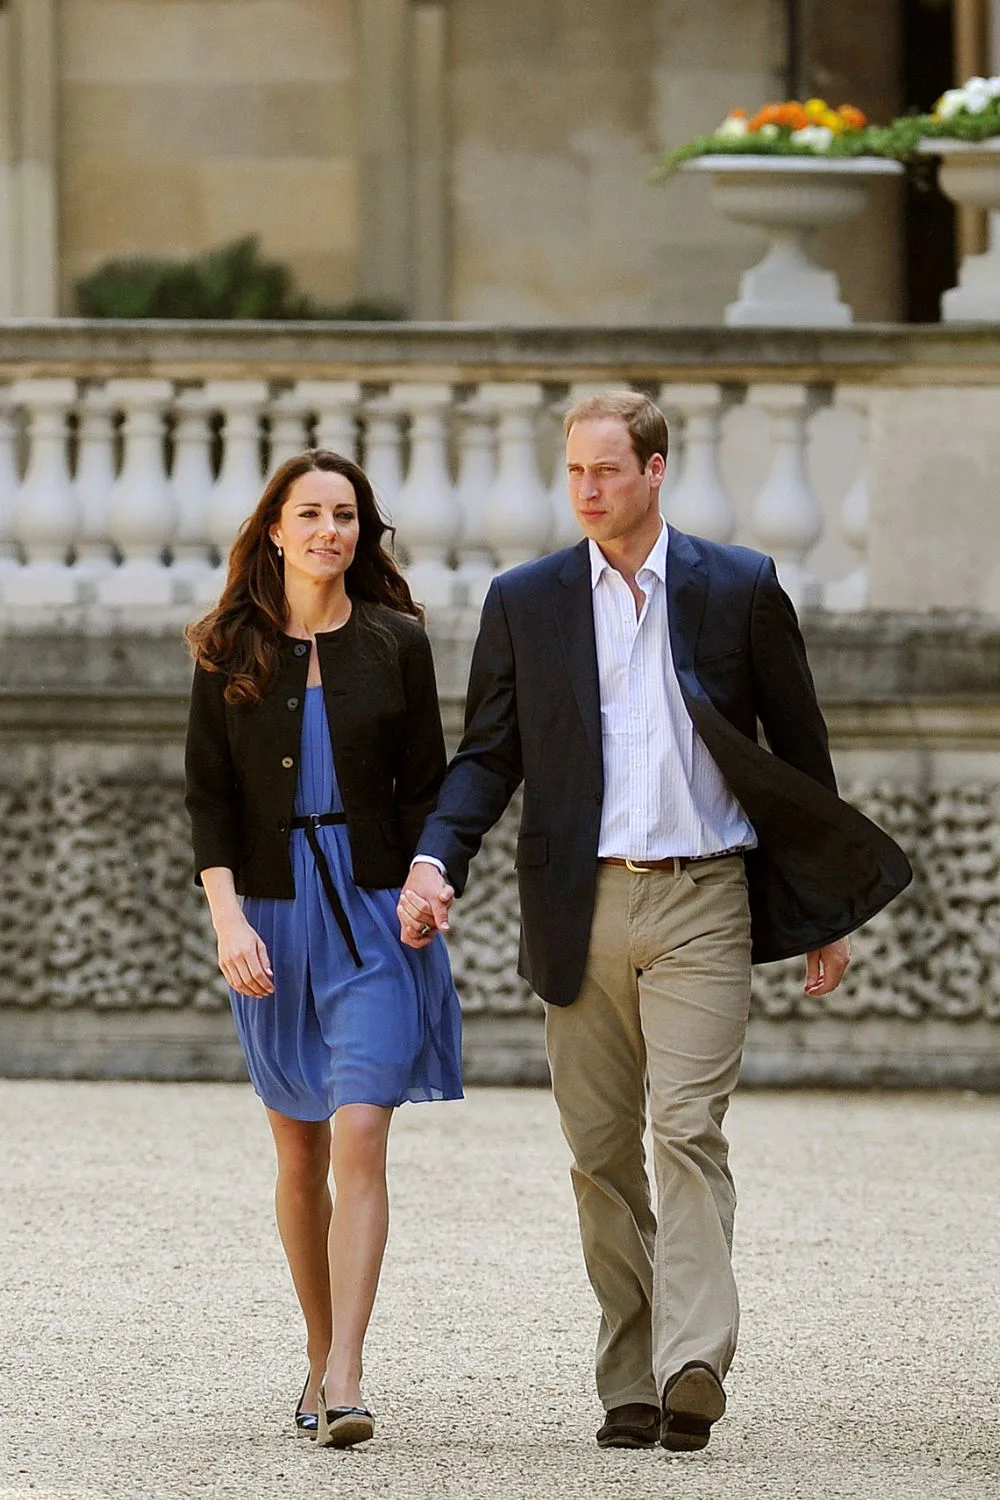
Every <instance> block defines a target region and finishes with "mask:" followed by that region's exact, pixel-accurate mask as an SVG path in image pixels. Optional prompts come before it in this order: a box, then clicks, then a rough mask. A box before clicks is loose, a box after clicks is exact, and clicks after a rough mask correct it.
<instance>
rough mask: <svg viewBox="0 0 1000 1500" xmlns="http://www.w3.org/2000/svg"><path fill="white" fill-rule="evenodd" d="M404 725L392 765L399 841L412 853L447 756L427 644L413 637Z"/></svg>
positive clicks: (406, 658) (406, 660) (407, 654)
mask: <svg viewBox="0 0 1000 1500" xmlns="http://www.w3.org/2000/svg"><path fill="white" fill-rule="evenodd" d="M402 672H403V694H404V697H405V699H406V719H405V726H404V730H403V736H402V743H401V746H400V752H399V756H398V758H397V761H396V777H395V788H394V791H395V800H396V808H397V811H398V813H399V821H400V826H401V829H402V833H403V837H404V840H405V842H406V847H407V848H408V849H413V847H414V846H415V844H416V842H417V835H418V834H419V832H420V830H421V828H422V827H423V825H424V820H425V818H426V817H427V815H428V813H429V812H430V811H431V810H432V809H433V807H434V801H435V798H436V797H437V794H438V789H439V787H440V785H441V781H442V778H443V777H444V771H445V766H446V764H447V759H448V757H447V753H446V751H445V747H444V731H443V729H442V728H441V707H440V704H439V701H438V691H437V681H436V679H435V676H434V658H433V656H432V654H431V644H430V641H429V640H428V639H427V636H426V635H425V634H424V632H423V631H422V630H421V631H415V632H414V634H413V638H412V641H411V642H410V643H409V644H408V646H407V648H406V649H405V651H404V653H403V658H402Z"/></svg>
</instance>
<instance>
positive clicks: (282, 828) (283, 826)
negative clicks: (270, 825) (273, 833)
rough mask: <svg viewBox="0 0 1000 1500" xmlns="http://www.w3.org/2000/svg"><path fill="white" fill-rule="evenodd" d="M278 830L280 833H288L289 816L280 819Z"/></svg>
mask: <svg viewBox="0 0 1000 1500" xmlns="http://www.w3.org/2000/svg"><path fill="white" fill-rule="evenodd" d="M278 832H279V833H287V832H288V819H287V818H279V819H278Z"/></svg>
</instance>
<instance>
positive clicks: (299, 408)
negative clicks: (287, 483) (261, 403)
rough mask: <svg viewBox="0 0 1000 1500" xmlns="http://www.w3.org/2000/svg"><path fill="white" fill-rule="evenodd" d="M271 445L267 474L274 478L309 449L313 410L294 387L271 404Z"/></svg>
mask: <svg viewBox="0 0 1000 1500" xmlns="http://www.w3.org/2000/svg"><path fill="white" fill-rule="evenodd" d="M270 411H271V443H270V449H269V454H268V465H267V472H268V473H269V474H273V473H274V471H275V469H277V468H278V467H279V465H281V464H283V463H284V462H285V460H286V459H289V458H297V457H298V455H299V454H300V453H302V452H304V451H305V449H306V448H308V447H309V407H308V404H307V403H305V402H303V400H302V394H301V391H300V390H299V389H298V387H293V388H292V389H291V390H290V391H284V392H282V394H281V395H280V396H278V397H277V398H276V399H275V400H274V401H272V402H271V408H270Z"/></svg>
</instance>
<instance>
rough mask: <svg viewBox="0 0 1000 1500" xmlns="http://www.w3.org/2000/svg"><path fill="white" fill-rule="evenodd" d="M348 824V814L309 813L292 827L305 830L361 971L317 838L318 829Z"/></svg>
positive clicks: (331, 904)
mask: <svg viewBox="0 0 1000 1500" xmlns="http://www.w3.org/2000/svg"><path fill="white" fill-rule="evenodd" d="M346 822H347V814H346V813H342V812H330V813H309V814H307V816H306V817H304V818H293V819H292V823H291V826H292V827H293V828H304V829H305V831H306V839H307V840H308V843H309V847H310V849H311V850H312V852H313V857H314V859H315V860H316V868H317V869H318V870H319V878H320V880H321V881H322V882H323V889H324V891H325V892H326V899H327V900H328V901H329V903H330V910H331V911H332V912H333V915H334V918H335V919H336V923H337V926H338V927H339V928H340V931H341V935H342V936H343V939H344V942H345V943H346V944H347V949H348V952H349V953H350V955H351V957H352V958H353V960H354V962H355V965H356V966H357V967H358V968H359V969H360V968H361V967H362V964H361V954H360V953H359V952H358V945H357V943H356V942H355V941H354V933H353V932H352V931H351V924H350V922H349V921H348V918H347V913H346V911H345V910H344V903H343V902H342V901H341V899H340V895H339V893H338V891H337V887H336V886H335V885H334V883H333V876H332V875H331V874H330V866H329V865H328V864H327V862H326V855H325V854H324V853H323V846H322V844H321V843H320V841H319V839H318V838H317V837H316V830H317V828H332V827H333V826H334V824H336V823H346Z"/></svg>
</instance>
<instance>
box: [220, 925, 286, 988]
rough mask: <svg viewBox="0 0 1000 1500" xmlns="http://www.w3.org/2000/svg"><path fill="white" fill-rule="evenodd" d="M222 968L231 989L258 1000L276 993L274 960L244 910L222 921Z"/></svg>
mask: <svg viewBox="0 0 1000 1500" xmlns="http://www.w3.org/2000/svg"><path fill="white" fill-rule="evenodd" d="M216 937H217V938H218V940H219V968H220V969H221V970H222V973H223V977H224V978H225V981H226V983H227V984H228V985H229V986H230V988H231V989H234V990H236V991H237V993H238V994H240V995H249V996H250V997H251V999H254V1000H264V999H266V998H267V996H268V995H273V994H274V984H273V978H274V976H273V974H272V972H271V962H270V959H269V958H268V956H267V948H266V947H265V946H264V944H263V942H262V941H261V939H260V938H259V937H258V936H257V934H256V932H254V930H253V928H252V927H251V926H250V923H249V922H248V921H247V919H246V917H244V915H243V913H242V912H238V913H237V914H236V915H235V916H233V917H232V918H229V919H227V920H226V921H225V922H222V923H220V924H219V925H218V926H217V928H216Z"/></svg>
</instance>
